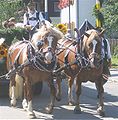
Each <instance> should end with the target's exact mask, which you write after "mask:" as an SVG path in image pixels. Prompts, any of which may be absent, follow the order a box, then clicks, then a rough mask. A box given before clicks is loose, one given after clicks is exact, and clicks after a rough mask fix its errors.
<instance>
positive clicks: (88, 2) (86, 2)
mask: <svg viewBox="0 0 118 120" xmlns="http://www.w3.org/2000/svg"><path fill="white" fill-rule="evenodd" d="M95 4H96V0H74V4H73V5H70V8H69V7H66V8H63V9H62V10H61V14H60V18H61V23H69V22H70V23H73V24H74V25H75V26H74V27H77V28H79V27H80V26H81V24H82V23H83V22H84V21H85V19H87V20H88V21H89V22H90V23H91V24H92V25H93V26H95V18H94V16H92V11H93V7H94V5H95ZM69 9H70V10H69ZM69 11H70V12H69Z"/></svg>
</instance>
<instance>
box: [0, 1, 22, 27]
mask: <svg viewBox="0 0 118 120" xmlns="http://www.w3.org/2000/svg"><path fill="white" fill-rule="evenodd" d="M22 8H23V3H22V1H21V0H0V27H1V26H2V22H3V21H4V20H7V19H9V18H10V17H15V18H16V19H19V18H18V11H19V10H20V9H22Z"/></svg>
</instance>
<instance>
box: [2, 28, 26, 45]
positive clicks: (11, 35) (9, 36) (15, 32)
mask: <svg viewBox="0 0 118 120" xmlns="http://www.w3.org/2000/svg"><path fill="white" fill-rule="evenodd" d="M23 37H24V38H26V39H27V38H28V31H27V30H26V29H24V28H20V27H17V28H7V29H0V38H5V43H6V44H7V45H8V46H10V45H11V43H12V41H13V40H14V39H18V40H22V38H23Z"/></svg>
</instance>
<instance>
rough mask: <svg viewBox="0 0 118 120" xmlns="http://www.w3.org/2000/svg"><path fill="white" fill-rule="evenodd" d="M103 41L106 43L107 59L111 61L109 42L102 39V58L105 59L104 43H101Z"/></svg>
mask: <svg viewBox="0 0 118 120" xmlns="http://www.w3.org/2000/svg"><path fill="white" fill-rule="evenodd" d="M104 39H105V40H106V42H107V59H111V51H110V44H109V41H108V40H107V39H106V38H102V55H103V58H105V50H104V42H103V40H104Z"/></svg>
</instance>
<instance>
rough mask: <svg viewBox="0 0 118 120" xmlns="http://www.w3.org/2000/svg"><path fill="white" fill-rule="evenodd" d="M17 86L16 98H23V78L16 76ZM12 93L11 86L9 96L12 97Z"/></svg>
mask: <svg viewBox="0 0 118 120" xmlns="http://www.w3.org/2000/svg"><path fill="white" fill-rule="evenodd" d="M15 81H16V86H15V98H16V99H18V98H20V99H21V98H22V97H23V78H22V77H21V76H20V75H18V74H16V76H15ZM11 95H12V91H11V84H10V87H9V96H10V97H11Z"/></svg>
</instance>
